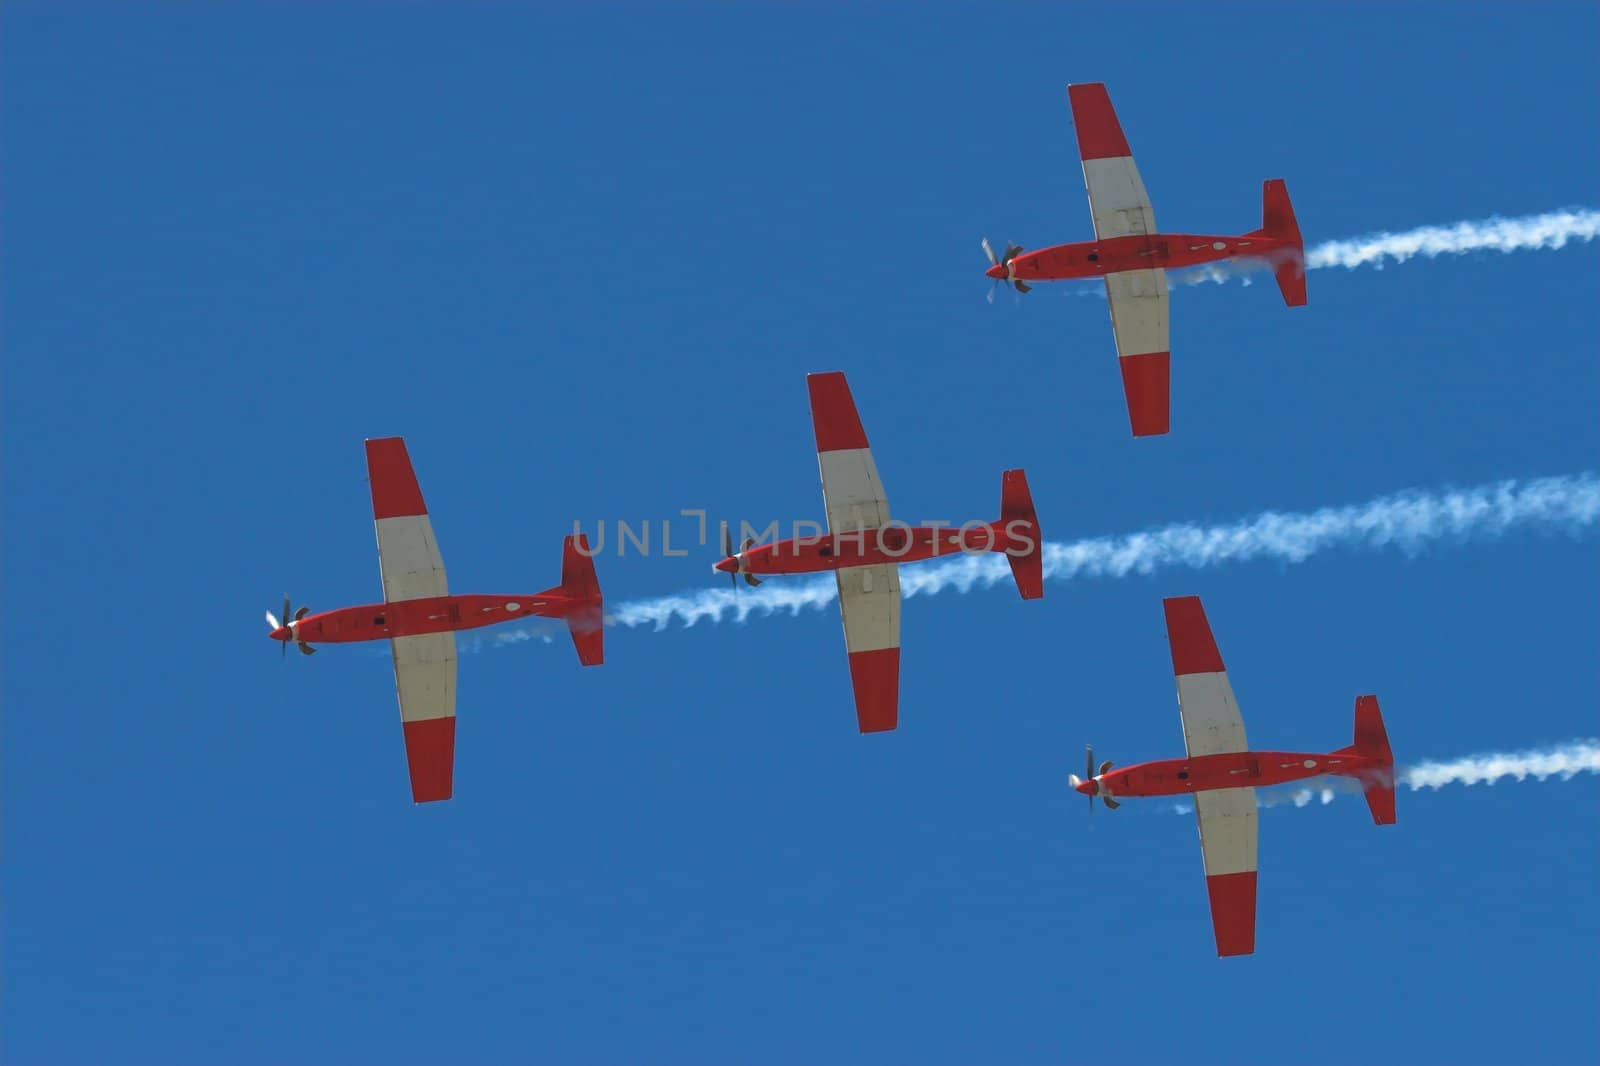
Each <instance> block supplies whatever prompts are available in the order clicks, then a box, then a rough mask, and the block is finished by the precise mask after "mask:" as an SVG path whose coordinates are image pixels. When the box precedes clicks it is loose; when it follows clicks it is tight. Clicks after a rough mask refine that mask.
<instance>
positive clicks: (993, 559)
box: [484, 471, 1600, 644]
mask: <svg viewBox="0 0 1600 1066" xmlns="http://www.w3.org/2000/svg"><path fill="white" fill-rule="evenodd" d="M1597 519H1600V474H1597V473H1595V472H1593V471H1591V472H1587V473H1583V474H1573V475H1567V476H1560V477H1547V478H1539V479H1537V480H1533V481H1501V482H1498V483H1495V484H1490V485H1480V486H1478V487H1476V488H1470V489H1459V490H1435V491H1423V490H1415V489H1413V490H1409V491H1405V492H1398V493H1395V494H1393V495H1389V496H1381V497H1379V498H1378V499H1375V500H1372V501H1370V502H1368V503H1362V504H1354V505H1351V506H1346V507H1325V508H1323V509H1321V510H1317V511H1308V512H1299V513H1294V512H1288V513H1280V512H1277V511H1268V512H1266V513H1264V514H1259V515H1256V516H1254V517H1251V518H1246V519H1243V520H1241V521H1238V522H1232V523H1226V524H1223V525H1214V526H1202V525H1196V524H1194V523H1187V522H1185V523H1179V524H1176V525H1170V526H1162V527H1160V528H1158V529H1152V530H1148V531H1146V532H1142V533H1131V534H1123V535H1120V536H1106V537H1090V538H1087V539H1084V540H1076V541H1069V542H1058V541H1051V542H1046V544H1045V545H1044V576H1045V578H1046V579H1047V580H1049V581H1056V582H1060V581H1071V580H1075V579H1078V578H1108V577H1111V578H1115V577H1124V576H1126V575H1128V574H1140V575H1144V574H1151V573H1154V572H1155V571H1157V570H1166V569H1172V568H1180V567H1181V568H1185V569H1190V570H1201V569H1206V568H1208V567H1212V566H1216V565H1219V564H1222V563H1238V562H1249V561H1251V560H1255V559H1272V560H1276V561H1278V562H1284V563H1299V562H1303V561H1305V560H1306V559H1309V558H1310V557H1312V556H1313V555H1317V554H1320V553H1322V552H1327V551H1331V550H1334V549H1339V548H1345V549H1356V550H1362V549H1364V550H1381V549H1385V548H1398V549H1399V550H1400V551H1402V552H1404V553H1405V554H1407V555H1416V554H1418V553H1419V552H1422V551H1423V550H1425V549H1426V548H1427V547H1428V546H1429V545H1431V544H1434V543H1439V542H1464V541H1469V540H1490V539H1494V538H1496V537H1500V536H1504V535H1505V534H1506V533H1508V532H1510V531H1512V530H1514V529H1518V528H1522V527H1527V528H1532V529H1539V530H1546V531H1555V532H1565V533H1568V534H1572V535H1577V534H1579V533H1581V532H1582V531H1584V530H1586V529H1588V528H1590V527H1592V526H1593V525H1594V524H1595V523H1596V521H1597ZM1010 581H1011V571H1010V568H1009V567H1008V566H1007V565H1006V561H1005V559H1004V557H1002V556H1000V555H997V554H984V555H959V556H953V557H951V558H949V559H947V560H943V561H932V562H926V563H917V564H914V565H910V566H905V567H902V568H901V572H900V589H901V594H902V595H904V596H932V595H936V594H938V593H941V592H950V591H953V592H959V593H966V592H970V591H972V590H973V589H986V588H989V587H991V586H994V585H999V584H1005V583H1009V582H1010ZM834 598H835V588H834V582H833V578H832V577H828V576H825V577H822V578H820V579H818V578H799V579H780V580H774V581H769V582H768V583H767V584H765V585H763V586H762V587H761V588H760V589H750V590H741V591H740V592H738V593H735V592H734V591H733V590H732V589H729V588H711V589H702V590H698V591H692V592H681V593H678V594H676V595H671V596H657V597H654V598H652V599H644V600H631V601H626V602H623V603H620V604H617V605H615V606H613V607H612V608H611V610H610V612H609V613H608V615H607V617H606V624H607V625H611V626H626V627H628V628H630V629H631V628H635V627H638V626H652V627H654V628H655V629H657V630H661V629H665V628H667V626H668V625H670V624H671V623H673V622H674V621H677V622H681V623H682V624H683V625H685V626H693V625H697V624H699V623H701V622H713V623H715V622H723V621H734V622H744V621H747V620H748V619H750V618H751V617H766V616H768V615H773V614H779V613H784V612H786V613H788V614H790V615H797V614H799V613H800V612H801V611H803V610H820V609H822V608H824V607H827V606H828V605H829V604H831V603H832V602H833V601H834ZM558 628H559V624H557V626H556V627H551V626H540V625H535V626H533V627H531V628H524V629H520V630H505V631H502V632H500V633H497V634H496V635H495V636H493V637H492V638H491V637H485V638H484V639H485V643H495V644H503V643H515V642H519V641H524V640H529V639H545V638H547V637H548V635H549V634H550V633H552V632H555V631H556V629H558Z"/></svg>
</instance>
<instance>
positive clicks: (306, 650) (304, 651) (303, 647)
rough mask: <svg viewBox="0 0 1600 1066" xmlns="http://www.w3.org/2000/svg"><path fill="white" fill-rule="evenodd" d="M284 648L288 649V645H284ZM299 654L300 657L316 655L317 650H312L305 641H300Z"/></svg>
mask: <svg viewBox="0 0 1600 1066" xmlns="http://www.w3.org/2000/svg"><path fill="white" fill-rule="evenodd" d="M284 647H288V644H285V645H284ZM300 654H301V655H315V654H317V649H316V648H313V647H312V646H311V645H309V644H307V643H306V642H305V641H301V642H300Z"/></svg>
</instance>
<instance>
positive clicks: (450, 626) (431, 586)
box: [267, 437, 605, 803]
mask: <svg viewBox="0 0 1600 1066" xmlns="http://www.w3.org/2000/svg"><path fill="white" fill-rule="evenodd" d="M366 444H367V473H368V480H370V481H371V483H372V517H373V520H374V522H375V523H376V525H377V527H378V567H379V570H380V571H381V572H382V577H383V600H384V602H382V603H374V604H368V605H366V606H362V607H341V608H339V609H338V610H333V611H322V612H319V613H317V614H311V613H310V608H308V607H301V608H299V609H298V610H296V611H294V613H293V614H292V615H291V614H290V607H289V598H288V597H287V596H285V597H284V600H283V614H282V615H274V614H273V613H272V612H271V611H268V612H267V625H269V626H271V627H272V632H271V634H270V635H271V637H272V639H273V640H277V641H282V642H283V650H284V652H285V653H287V652H288V650H289V645H290V644H291V643H293V644H296V645H298V646H299V648H300V651H301V652H302V653H303V654H305V655H311V654H313V653H314V652H315V651H316V649H315V648H314V647H313V646H312V645H314V644H343V643H349V642H352V641H363V640H387V641H389V646H390V649H391V651H392V652H393V655H394V680H395V689H396V691H397V692H398V693H399V696H400V721H401V723H402V729H403V730H404V733H405V742H406V762H407V764H408V765H409V767H410V771H411V798H412V800H413V801H414V802H416V803H431V802H433V801H436V800H447V799H449V798H450V796H451V794H452V792H453V789H454V772H455V750H456V638H455V634H456V632H457V631H458V630H463V629H477V628H478V627H480V626H489V625H494V624H495V623H497V622H510V621H515V620H516V619H519V618H528V617H532V616H538V617H542V618H564V619H566V622H567V627H568V629H569V630H570V631H571V633H572V641H573V644H574V645H576V646H577V649H578V661H579V662H581V663H582V664H583V665H584V666H599V665H600V664H601V663H603V662H604V661H605V643H604V642H605V631H604V629H603V628H602V625H603V620H602V614H601V612H602V607H603V602H602V600H601V596H600V582H599V580H598V578H597V577H596V576H595V570H594V561H593V560H592V559H591V558H590V556H589V543H588V539H587V538H586V537H584V536H583V535H582V534H579V535H577V536H572V537H567V538H566V541H565V543H564V545H563V547H562V556H561V584H559V585H557V586H556V587H555V588H552V589H546V590H545V591H544V592H536V593H534V594H532V595H527V596H523V595H511V596H484V595H455V596H452V595H450V594H449V589H448V588H447V587H446V583H445V573H444V560H443V559H442V558H441V557H440V555H439V547H438V545H437V543H435V541H434V539H433V524H432V523H431V522H430V521H429V519H428V508H427V506H426V505H425V504H424V503H423V502H422V489H421V488H420V487H419V486H418V484H417V477H416V474H415V473H414V472H413V471H412V469H411V457H410V456H409V455H408V454H407V453H406V442H405V440H404V439H403V438H400V437H384V438H380V439H376V440H369V441H367V442H366Z"/></svg>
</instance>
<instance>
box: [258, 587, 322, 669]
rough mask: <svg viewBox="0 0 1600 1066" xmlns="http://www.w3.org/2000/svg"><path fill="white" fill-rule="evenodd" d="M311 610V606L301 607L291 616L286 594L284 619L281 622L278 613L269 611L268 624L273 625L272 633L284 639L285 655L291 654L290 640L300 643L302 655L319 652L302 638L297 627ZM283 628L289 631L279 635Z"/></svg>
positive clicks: (284, 598)
mask: <svg viewBox="0 0 1600 1066" xmlns="http://www.w3.org/2000/svg"><path fill="white" fill-rule="evenodd" d="M310 610H311V608H309V607H301V608H300V609H299V610H298V611H295V612H294V617H293V618H290V617H289V597H288V596H287V595H285V596H284V597H283V620H282V621H281V622H280V621H279V620H278V616H277V615H275V614H273V613H272V612H271V611H268V612H267V625H269V626H271V627H272V635H273V636H274V637H277V638H278V639H279V640H281V641H283V654H284V655H288V654H289V642H290V641H291V640H292V641H294V642H295V643H296V644H298V645H300V653H301V654H302V655H315V654H316V653H317V649H315V648H313V647H312V646H311V645H309V644H307V643H306V642H305V641H303V640H301V639H300V633H299V632H298V631H297V630H296V629H295V625H296V624H297V623H298V622H299V621H300V619H302V618H304V617H305V616H306V614H307V613H308V612H309V611H310ZM282 630H288V632H287V633H285V634H284V635H283V636H281V637H278V633H279V632H280V631H282Z"/></svg>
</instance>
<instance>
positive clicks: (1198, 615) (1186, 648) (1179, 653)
mask: <svg viewBox="0 0 1600 1066" xmlns="http://www.w3.org/2000/svg"><path fill="white" fill-rule="evenodd" d="M1161 606H1162V608H1163V610H1165V612H1166V615H1167V640H1168V641H1169V642H1170V643H1171V645H1172V672H1173V673H1174V674H1177V675H1178V676H1180V677H1181V676H1183V675H1184V674H1216V673H1221V672H1222V671H1223V670H1224V669H1226V667H1224V666H1223V665H1222V653H1221V652H1220V651H1218V650H1217V642H1216V639H1215V638H1214V637H1212V635H1211V624H1210V623H1209V622H1207V621H1206V609H1205V608H1204V607H1202V606H1201V605H1200V597H1199V596H1176V597H1172V598H1170V599H1165V600H1162V601H1161Z"/></svg>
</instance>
